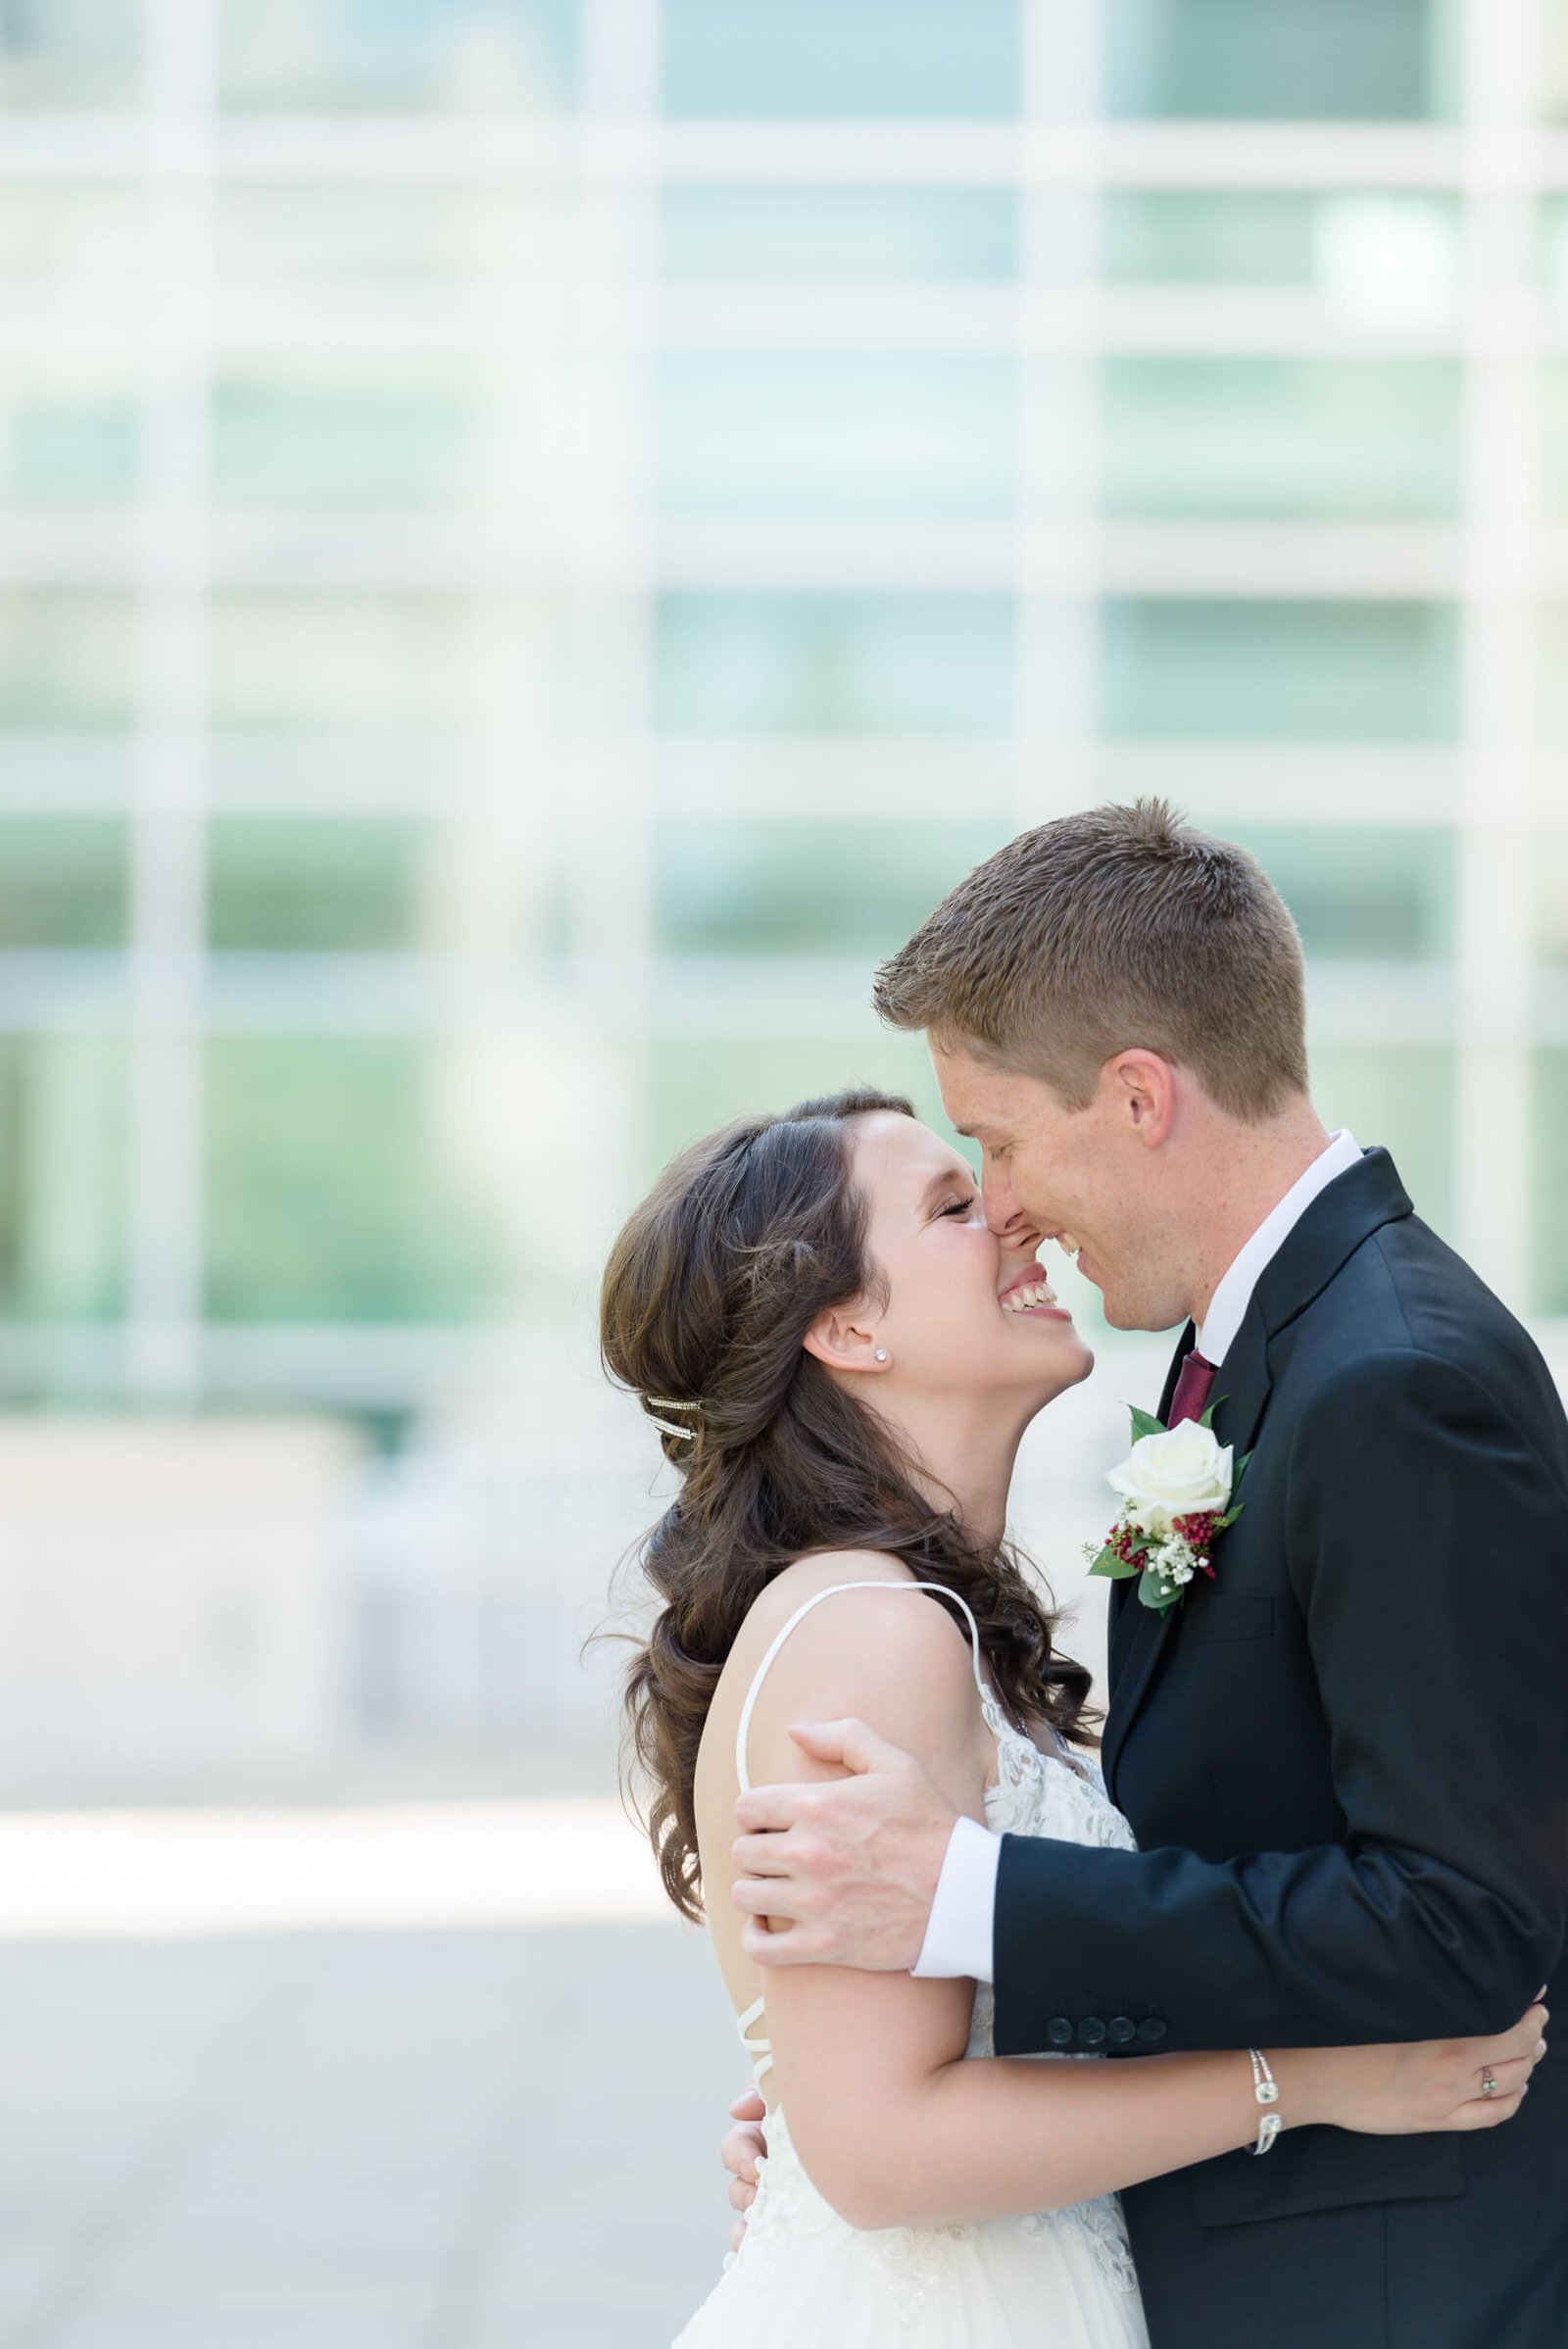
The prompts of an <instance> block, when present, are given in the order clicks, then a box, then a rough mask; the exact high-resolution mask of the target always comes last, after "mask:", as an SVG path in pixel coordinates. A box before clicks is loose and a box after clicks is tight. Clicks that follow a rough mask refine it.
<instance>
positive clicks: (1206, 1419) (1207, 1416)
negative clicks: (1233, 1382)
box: [1198, 1395, 1231, 1435]
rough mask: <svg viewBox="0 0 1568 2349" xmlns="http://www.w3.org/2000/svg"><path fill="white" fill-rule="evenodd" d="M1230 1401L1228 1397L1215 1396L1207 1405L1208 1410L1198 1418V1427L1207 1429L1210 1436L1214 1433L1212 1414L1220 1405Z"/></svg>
mask: <svg viewBox="0 0 1568 2349" xmlns="http://www.w3.org/2000/svg"><path fill="white" fill-rule="evenodd" d="M1230 1399H1231V1398H1230V1396H1229V1395H1215V1397H1214V1399H1213V1401H1212V1402H1211V1403H1210V1404H1209V1406H1208V1409H1207V1410H1206V1411H1205V1412H1203V1414H1202V1416H1201V1418H1200V1420H1199V1422H1198V1424H1199V1426H1200V1427H1201V1428H1207V1430H1208V1432H1209V1434H1210V1435H1212V1434H1213V1432H1214V1414H1215V1412H1216V1411H1217V1410H1218V1409H1219V1407H1220V1404H1221V1403H1228V1402H1229V1401H1230Z"/></svg>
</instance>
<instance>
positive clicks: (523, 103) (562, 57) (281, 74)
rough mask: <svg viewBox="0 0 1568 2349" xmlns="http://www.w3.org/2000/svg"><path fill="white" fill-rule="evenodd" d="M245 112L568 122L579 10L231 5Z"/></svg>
mask: <svg viewBox="0 0 1568 2349" xmlns="http://www.w3.org/2000/svg"><path fill="white" fill-rule="evenodd" d="M221 25H222V30H221V82H222V97H223V103H224V104H225V105H226V106H229V107H232V108H234V109H236V110H250V109H254V108H264V107H279V108H283V109H285V110H289V111H293V110H295V109H301V110H315V109H318V108H320V109H323V110H325V111H327V112H340V111H341V112H347V111H351V110H353V111H359V110H364V111H367V112H369V111H387V112H392V113H405V112H440V113H446V114H516V113H523V114H557V113H560V112H561V111H562V110H563V109H564V108H566V107H568V106H569V105H570V104H571V103H572V99H573V96H574V94H575V85H576V77H577V18H576V8H575V5H574V0H402V5H400V6H399V7H396V8H367V7H364V6H361V5H359V4H358V0H222V20H221Z"/></svg>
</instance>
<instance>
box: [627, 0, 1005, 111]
mask: <svg viewBox="0 0 1568 2349" xmlns="http://www.w3.org/2000/svg"><path fill="white" fill-rule="evenodd" d="M1018 17H1019V8H1018V0H965V5H964V6H963V7H962V8H955V7H952V6H950V5H947V0H857V5H856V6H855V7H854V8H845V7H844V6H842V5H841V0H792V4H791V6H789V7H788V8H780V7H777V6H775V5H774V4H773V0H664V6H663V11H662V26H663V44H664V49H663V84H664V93H663V95H664V109H665V112H666V113H668V114H672V115H719V116H722V115H761V116H768V117H788V116H791V115H800V116H806V117H814V118H816V119H821V118H823V117H835V118H843V117H845V116H852V117H855V116H860V117H865V118H867V119H875V120H879V121H882V120H888V119H896V118H898V117H900V116H908V117H911V118H913V119H915V120H921V119H924V120H934V119H952V118H957V119H960V120H961V119H963V118H964V117H970V116H972V117H987V116H990V117H996V116H1005V115H1010V114H1013V113H1015V112H1016V111H1017V106H1018V76H1019V23H1018Z"/></svg>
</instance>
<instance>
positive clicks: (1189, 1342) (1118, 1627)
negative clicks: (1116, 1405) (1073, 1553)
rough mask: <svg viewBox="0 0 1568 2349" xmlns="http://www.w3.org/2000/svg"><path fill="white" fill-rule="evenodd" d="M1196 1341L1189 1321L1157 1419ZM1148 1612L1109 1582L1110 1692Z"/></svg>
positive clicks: (1128, 1587) (1123, 1586) (1133, 1595)
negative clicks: (1135, 1634)
mask: <svg viewBox="0 0 1568 2349" xmlns="http://www.w3.org/2000/svg"><path fill="white" fill-rule="evenodd" d="M1197 1343H1198V1332H1197V1330H1196V1328H1195V1327H1194V1325H1193V1324H1192V1322H1189V1323H1188V1324H1187V1327H1186V1329H1185V1330H1183V1332H1182V1334H1181V1337H1180V1339H1179V1340H1178V1342H1177V1346H1176V1351H1175V1352H1174V1353H1173V1354H1172V1356H1171V1358H1170V1368H1169V1369H1168V1370H1167V1371H1166V1373H1165V1384H1164V1387H1163V1388H1162V1389H1161V1391H1160V1397H1159V1402H1158V1405H1157V1407H1156V1409H1155V1412H1154V1416H1155V1418H1156V1419H1160V1420H1165V1419H1168V1418H1169V1417H1170V1406H1171V1398H1172V1396H1173V1395H1175V1393H1176V1381H1177V1380H1178V1379H1179V1378H1180V1376H1181V1369H1182V1364H1183V1363H1184V1362H1185V1361H1186V1359H1187V1357H1188V1355H1189V1354H1190V1353H1191V1352H1192V1350H1193V1347H1194V1346H1196V1345H1197ZM1148 1612H1149V1609H1148V1608H1147V1607H1145V1606H1141V1605H1140V1604H1139V1600H1138V1589H1137V1586H1136V1584H1134V1583H1131V1582H1120V1583H1112V1584H1111V1586H1110V1631H1109V1648H1110V1653H1109V1656H1108V1659H1107V1661H1108V1665H1109V1671H1108V1675H1107V1677H1108V1680H1109V1684H1110V1689H1111V1693H1112V1695H1114V1694H1115V1692H1116V1689H1117V1686H1118V1683H1119V1680H1120V1676H1121V1671H1122V1667H1123V1665H1124V1664H1125V1662H1126V1660H1127V1656H1128V1654H1129V1652H1130V1650H1131V1647H1132V1643H1133V1634H1134V1633H1135V1632H1136V1631H1137V1629H1138V1627H1139V1625H1140V1623H1141V1622H1142V1620H1143V1618H1144V1617H1145V1616H1146V1615H1147V1614H1148Z"/></svg>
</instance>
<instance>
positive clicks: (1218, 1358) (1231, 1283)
mask: <svg viewBox="0 0 1568 2349" xmlns="http://www.w3.org/2000/svg"><path fill="white" fill-rule="evenodd" d="M1360 1162H1361V1150H1360V1145H1359V1144H1358V1143H1357V1141H1356V1139H1355V1136H1354V1135H1353V1134H1348V1133H1345V1132H1341V1133H1338V1134H1336V1135H1335V1136H1334V1137H1333V1139H1332V1140H1331V1141H1330V1143H1329V1145H1328V1148H1327V1149H1326V1150H1321V1151H1319V1153H1318V1155H1317V1156H1316V1157H1315V1158H1314V1159H1313V1161H1312V1163H1311V1165H1310V1166H1309V1167H1308V1168H1307V1170H1306V1172H1305V1174H1303V1175H1299V1176H1298V1178H1297V1180H1296V1181H1295V1182H1294V1183H1293V1184H1292V1185H1291V1188H1290V1189H1289V1191H1287V1193H1286V1194H1285V1197H1284V1198H1283V1199H1281V1200H1280V1203H1279V1205H1278V1206H1277V1207H1273V1208H1271V1209H1270V1211H1269V1213H1268V1214H1267V1215H1265V1216H1264V1218H1263V1220H1262V1222H1261V1223H1260V1224H1259V1225H1258V1227H1257V1230H1256V1231H1255V1232H1254V1233H1253V1234H1252V1237H1251V1238H1250V1240H1249V1241H1248V1242H1247V1244H1246V1246H1245V1247H1244V1248H1242V1250H1241V1252H1240V1254H1239V1255H1238V1256H1237V1258H1236V1261H1235V1263H1234V1264H1232V1266H1231V1267H1230V1270H1229V1271H1228V1272H1227V1273H1226V1275H1225V1277H1224V1279H1223V1280H1222V1281H1221V1282H1220V1285H1219V1287H1218V1288H1217V1289H1216V1290H1215V1292H1214V1296H1213V1299H1212V1301H1211V1303H1210V1305H1209V1308H1208V1311H1207V1312H1206V1313H1205V1315H1204V1316H1203V1325H1202V1327H1201V1330H1200V1331H1199V1333H1198V1350H1199V1352H1200V1353H1201V1355H1202V1357H1203V1359H1204V1361H1205V1362H1212V1363H1213V1365H1214V1367H1215V1369H1216V1370H1217V1369H1218V1368H1219V1365H1220V1364H1221V1363H1222V1362H1223V1361H1224V1359H1225V1356H1226V1354H1227V1353H1228V1352H1229V1351H1230V1348H1231V1347H1232V1346H1234V1345H1235V1343H1236V1333H1237V1331H1238V1330H1239V1329H1240V1328H1241V1326H1242V1321H1243V1317H1244V1316H1245V1314H1246V1312H1247V1308H1248V1306H1249V1305H1250V1303H1251V1301H1252V1292H1253V1290H1254V1289H1255V1288H1256V1287H1257V1284H1258V1282H1259V1281H1260V1280H1261V1278H1262V1276H1263V1272H1264V1269H1265V1267H1266V1266H1267V1265H1269V1264H1270V1263H1271V1262H1272V1261H1273V1259H1274V1258H1275V1257H1276V1256H1277V1255H1278V1254H1279V1252H1280V1249H1281V1248H1283V1247H1284V1245H1285V1242H1286V1240H1287V1238H1288V1237H1289V1235H1290V1234H1291V1233H1292V1232H1293V1231H1294V1230H1295V1229H1296V1226H1297V1225H1298V1224H1299V1222H1300V1220H1301V1217H1302V1216H1303V1215H1304V1214H1305V1213H1306V1210H1307V1208H1308V1207H1309V1206H1310V1205H1311V1204H1312V1201H1313V1200H1314V1199H1316V1198H1317V1196H1318V1193H1319V1192H1320V1191H1326V1190H1327V1189H1328V1187H1329V1185H1330V1184H1331V1183H1332V1182H1334V1181H1336V1180H1337V1178H1338V1177H1339V1176H1340V1175H1342V1174H1348V1171H1349V1169H1350V1168H1351V1167H1352V1166H1358V1165H1359V1164H1360Z"/></svg>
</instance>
